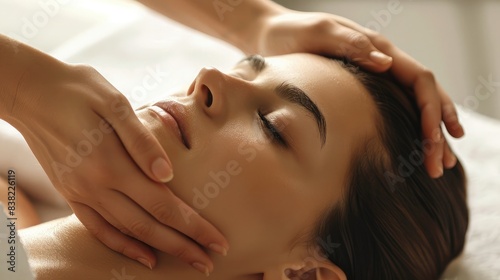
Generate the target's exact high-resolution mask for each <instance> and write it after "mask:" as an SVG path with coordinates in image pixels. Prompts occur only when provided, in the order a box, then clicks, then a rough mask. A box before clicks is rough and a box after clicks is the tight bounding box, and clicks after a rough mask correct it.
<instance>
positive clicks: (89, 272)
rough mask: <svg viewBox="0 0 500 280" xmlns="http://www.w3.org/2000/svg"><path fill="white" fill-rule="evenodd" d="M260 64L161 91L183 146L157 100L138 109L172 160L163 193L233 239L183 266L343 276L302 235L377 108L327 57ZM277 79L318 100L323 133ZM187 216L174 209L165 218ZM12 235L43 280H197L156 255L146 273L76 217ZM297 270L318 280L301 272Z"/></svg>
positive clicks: (329, 279)
mask: <svg viewBox="0 0 500 280" xmlns="http://www.w3.org/2000/svg"><path fill="white" fill-rule="evenodd" d="M266 64H267V65H266V66H265V67H264V68H263V69H262V70H261V71H256V70H255V67H252V65H251V63H250V62H248V61H243V62H241V63H239V64H238V65H237V66H236V67H235V68H234V69H233V70H231V71H228V72H227V73H223V72H220V71H219V70H217V69H215V68H209V67H207V68H203V69H201V71H200V72H199V74H198V75H197V76H196V77H195V78H194V81H193V83H192V85H191V87H190V88H189V90H187V91H184V92H179V93H176V94H173V95H169V96H168V97H166V100H169V101H172V102H175V104H177V106H178V107H175V108H176V109H175V110H174V109H171V111H172V112H174V113H173V114H174V115H175V116H176V119H178V120H181V121H180V122H181V123H182V124H183V125H182V128H183V129H182V130H183V132H184V135H188V136H187V139H188V142H189V146H188V147H186V146H185V145H184V143H183V141H181V139H179V138H178V136H177V129H176V128H175V126H172V125H166V124H165V123H164V122H163V120H162V119H161V118H160V115H161V113H160V115H159V114H158V113H157V112H158V109H156V107H154V105H148V106H144V107H143V108H141V109H138V110H137V111H136V114H137V116H138V117H139V119H140V120H141V121H142V122H143V123H144V125H145V126H146V127H147V129H148V130H150V131H151V132H152V133H153V134H154V135H155V137H156V138H157V139H158V141H159V142H160V143H161V145H162V147H163V148H164V149H165V151H166V152H167V154H168V155H169V156H170V158H171V160H172V163H173V164H175V166H176V167H177V171H176V176H175V177H174V179H173V180H172V181H170V182H169V184H168V185H169V188H170V189H171V190H172V192H173V193H174V194H175V195H176V196H178V197H179V198H180V199H181V200H182V201H185V202H186V203H187V204H188V205H189V206H190V207H192V208H194V209H196V210H197V211H199V213H200V215H203V216H204V217H205V218H206V219H207V220H209V221H211V222H212V223H213V224H214V225H216V226H217V228H219V229H220V230H221V232H223V233H224V235H225V236H226V238H227V239H228V241H229V243H230V244H231V250H230V251H229V252H228V254H227V256H225V257H222V256H218V255H215V254H213V253H210V254H211V257H212V258H213V260H214V266H205V267H203V266H200V265H202V264H192V266H194V267H195V268H197V269H199V270H200V271H201V272H203V273H207V274H209V275H210V277H209V278H210V279H225V280H228V279H231V280H243V279H266V280H267V279H269V280H275V279H288V278H285V277H284V276H285V272H286V271H291V273H293V274H294V275H296V278H291V279H318V280H339V279H343V280H345V279H346V277H345V274H344V272H343V271H342V270H341V269H340V268H339V267H337V266H336V265H334V264H332V263H331V262H329V261H328V260H327V259H325V258H324V257H323V255H322V253H321V251H320V249H319V247H317V246H310V245H311V244H310V243H308V242H306V241H308V238H309V234H310V233H311V232H313V231H314V229H315V228H316V226H317V223H318V221H319V220H320V219H321V218H322V217H323V215H324V214H325V213H326V212H328V210H329V209H330V208H332V207H335V205H336V204H337V203H338V201H339V200H340V199H341V197H342V190H343V188H344V186H345V184H346V181H347V176H348V174H349V170H348V169H349V166H350V164H349V163H350V161H351V159H352V157H353V153H355V151H356V150H358V149H359V147H360V145H363V143H364V139H372V138H374V137H376V135H377V131H376V125H375V123H376V119H377V117H378V112H377V109H376V106H375V104H374V101H373V99H372V98H371V96H370V94H369V93H368V92H367V91H366V89H364V87H363V86H362V85H361V84H360V83H359V82H358V81H357V80H356V78H355V77H354V76H352V74H350V73H349V72H348V71H346V70H345V69H343V68H342V67H341V66H340V65H338V64H337V63H336V62H335V61H331V60H328V59H326V58H324V57H320V56H316V55H312V54H288V55H283V56H276V57H267V58H266ZM283 83H288V84H293V85H294V86H295V87H296V88H299V89H301V90H302V91H303V92H304V93H305V94H306V96H307V97H305V98H307V99H309V100H311V102H312V103H314V104H316V105H315V106H316V107H317V108H318V112H320V114H321V115H322V116H323V117H324V121H325V132H326V133H324V134H323V133H320V129H319V128H318V124H317V121H316V119H315V117H313V114H312V113H311V112H310V111H308V110H306V109H304V107H303V106H301V105H298V104H297V103H294V102H291V101H290V100H288V99H285V98H282V97H281V96H283V94H281V95H280V94H277V92H276V91H275V89H276V88H277V87H279V86H280V85H282V84H283ZM264 119H267V120H268V122H269V124H270V125H271V126H273V127H274V128H276V130H277V131H279V134H280V136H281V137H282V138H283V140H284V141H285V142H286V144H282V143H281V142H280V141H279V140H278V138H275V136H274V135H273V133H272V131H271V129H270V128H269V127H268V126H267V125H266V124H265V122H264ZM214 174H215V175H214ZM224 174H226V175H224ZM214 178H218V179H214ZM217 181H219V183H218V184H219V185H221V186H220V187H219V191H217V194H216V195H210V193H212V194H213V193H214V191H213V188H212V189H210V188H209V187H207V186H209V185H210V184H213V183H215V182H217ZM220 182H223V183H220ZM212 186H213V185H212ZM137 192H138V193H139V192H140V190H138V191H137ZM197 193H203V196H205V200H204V201H205V202H203V203H201V202H200V201H201V200H199V199H198V198H199V197H198V195H196V194H197ZM137 195H139V194H137ZM151 197H152V196H151ZM135 213H140V211H131V214H130V215H128V216H129V217H128V218H129V219H140V218H142V217H133V215H135ZM190 218H191V215H190V214H186V213H185V212H182V211H177V212H176V216H175V218H174V220H175V219H177V220H180V221H184V220H185V219H188V220H189V219H190ZM20 237H21V240H22V241H23V244H25V247H26V249H27V254H28V256H29V260H30V265H31V267H33V268H34V272H35V273H36V276H37V279H40V280H44V279H51V280H58V279H69V278H72V279H75V280H77V279H109V278H111V276H110V277H107V276H108V275H111V273H109V272H110V271H112V270H113V269H115V270H117V271H120V268H122V267H123V268H125V271H126V274H127V275H131V276H135V277H136V279H148V280H156V279H158V280H159V279H190V280H196V279H206V276H205V275H203V274H200V273H198V272H197V271H196V270H194V269H192V268H191V267H189V266H186V265H184V264H181V263H179V260H177V259H175V258H174V257H172V256H169V255H167V254H165V253H159V254H158V257H159V258H160V262H159V263H158V265H157V267H156V268H155V269H154V270H153V271H151V270H149V269H145V268H144V267H142V266H140V265H139V264H137V263H135V262H133V261H131V260H128V259H126V258H125V257H123V256H120V255H118V254H116V253H114V252H113V251H111V250H108V249H107V248H106V247H105V246H104V245H102V244H100V243H99V242H97V240H93V239H92V238H89V237H90V234H89V233H88V232H87V231H86V230H85V229H84V228H83V226H82V225H81V224H80V223H79V222H78V220H76V219H75V218H74V217H73V216H70V217H67V218H64V219H60V220H56V221H52V222H49V223H44V224H42V225H39V226H36V227H32V228H29V229H27V230H23V231H21V232H20ZM157 238H158V239H160V238H172V237H162V236H157ZM313 240H314V238H313ZM325 242H327V241H325ZM68 248H71V249H68ZM52 263H57V266H55V265H51V264H52ZM75 263H78V264H79V265H74V264H75ZM306 272H310V273H311V274H312V273H314V275H315V276H316V277H311V278H306V277H305V275H303V274H305V273H306Z"/></svg>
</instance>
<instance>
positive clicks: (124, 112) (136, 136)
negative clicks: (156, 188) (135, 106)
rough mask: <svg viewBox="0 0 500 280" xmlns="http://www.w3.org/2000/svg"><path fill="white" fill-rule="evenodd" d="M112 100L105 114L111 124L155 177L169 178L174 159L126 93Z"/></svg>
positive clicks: (161, 180) (168, 179)
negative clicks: (135, 110)
mask: <svg viewBox="0 0 500 280" xmlns="http://www.w3.org/2000/svg"><path fill="white" fill-rule="evenodd" d="M111 103H112V104H111V108H112V110H107V111H106V113H105V114H103V115H102V117H104V119H105V120H106V121H107V122H109V123H110V124H111V125H112V127H113V129H114V130H115V131H116V133H117V134H118V136H119V137H120V140H121V142H122V143H123V145H124V146H125V148H126V149H127V151H128V153H129V154H130V155H131V156H132V158H133V159H134V161H135V162H136V163H137V165H138V166H139V167H140V168H141V169H142V171H143V172H144V173H146V174H147V175H148V176H149V177H150V178H151V179H153V180H157V181H159V182H168V181H170V180H171V179H172V177H173V170H172V163H171V162H170V159H169V158H168V156H167V154H166V153H165V151H164V150H163V149H162V147H161V145H160V143H159V142H158V140H157V139H156V137H154V135H153V134H152V133H151V132H150V131H149V130H147V129H146V128H145V127H144V125H143V124H142V123H141V122H140V121H139V119H138V118H137V116H136V115H135V113H134V111H133V110H132V107H131V106H130V103H129V102H128V101H127V99H126V98H125V97H123V95H117V97H116V98H115V99H114V100H113V101H111ZM113 108H114V110H113ZM116 108H118V109H116ZM113 111H114V112H113ZM117 112H118V113H117Z"/></svg>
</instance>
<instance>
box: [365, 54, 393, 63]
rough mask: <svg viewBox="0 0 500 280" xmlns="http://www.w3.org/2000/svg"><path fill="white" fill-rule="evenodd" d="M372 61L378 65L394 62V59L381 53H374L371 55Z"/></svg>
mask: <svg viewBox="0 0 500 280" xmlns="http://www.w3.org/2000/svg"><path fill="white" fill-rule="evenodd" d="M370 59H371V60H372V61H373V62H375V63H378V64H387V63H389V62H391V61H392V57H390V56H388V55H385V54H383V53H381V52H379V51H372V52H371V53H370Z"/></svg>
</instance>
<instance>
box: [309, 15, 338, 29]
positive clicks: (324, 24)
mask: <svg viewBox="0 0 500 280" xmlns="http://www.w3.org/2000/svg"><path fill="white" fill-rule="evenodd" d="M334 25H335V24H334V21H332V19H331V18H329V17H327V16H319V17H315V18H314V19H313V20H312V21H311V22H310V24H309V28H310V30H311V31H314V32H316V33H324V32H329V31H330V30H331V29H332V28H333V27H334Z"/></svg>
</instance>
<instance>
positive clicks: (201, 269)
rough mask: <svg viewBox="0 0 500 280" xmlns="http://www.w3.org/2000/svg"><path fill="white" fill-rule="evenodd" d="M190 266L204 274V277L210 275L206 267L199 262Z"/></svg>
mask: <svg viewBox="0 0 500 280" xmlns="http://www.w3.org/2000/svg"><path fill="white" fill-rule="evenodd" d="M192 265H193V267H194V268H195V269H196V270H198V271H199V272H201V273H203V274H205V276H207V277H208V276H209V275H210V272H209V271H208V267H207V266H206V265H204V264H202V263H199V262H194V263H193V264H192Z"/></svg>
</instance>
